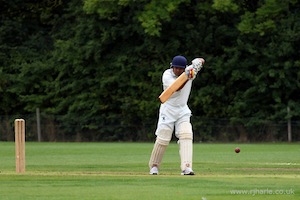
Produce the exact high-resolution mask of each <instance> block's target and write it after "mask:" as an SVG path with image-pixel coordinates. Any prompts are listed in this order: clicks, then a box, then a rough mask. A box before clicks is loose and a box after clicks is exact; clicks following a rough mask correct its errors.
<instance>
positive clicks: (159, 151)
mask: <svg viewBox="0 0 300 200" xmlns="http://www.w3.org/2000/svg"><path fill="white" fill-rule="evenodd" d="M172 133H173V130H172V129H171V128H169V127H168V126H164V127H159V128H158V129H157V131H156V141H155V143H154V147H153V150H152V153H151V157H150V160H149V168H150V174H153V175H156V174H158V169H159V167H160V164H161V161H162V158H163V155H164V154H165V151H166V149H167V147H168V145H169V143H170V140H171V138H172Z"/></svg>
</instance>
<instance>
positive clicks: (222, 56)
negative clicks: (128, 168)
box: [0, 0, 300, 140]
mask: <svg viewBox="0 0 300 200" xmlns="http://www.w3.org/2000/svg"><path fill="white" fill-rule="evenodd" d="M0 2H1V13H0V16H1V18H0V97H1V99H0V115H1V116H4V117H5V116H19V117H23V116H26V115H30V114H34V113H35V111H36V108H39V109H40V110H41V112H42V113H44V114H47V115H51V116H59V118H58V119H56V120H54V121H59V124H60V131H61V132H63V133H64V134H69V135H73V136H74V135H78V134H79V133H80V134H81V135H84V134H92V135H94V137H93V138H94V139H95V140H106V139H107V138H114V139H113V140H127V139H130V140H134V138H141V139H142V140H145V139H147V138H149V137H148V136H147V137H145V136H141V134H151V135H152V132H151V131H153V130H154V129H155V123H156V120H157V113H158V107H159V101H158V99H157V97H158V96H159V94H160V93H161V90H162V86H161V74H162V72H163V70H165V69H166V68H168V67H169V63H170V61H171V59H172V58H173V56H175V55H178V54H181V55H185V56H186V57H187V58H188V60H189V61H191V60H192V59H193V58H195V57H204V58H205V59H206V65H205V68H204V70H203V71H202V72H201V74H200V75H199V76H198V77H197V79H196V80H195V81H194V86H193V90H192V94H191V98H190V102H189V105H190V107H191V109H192V111H193V115H194V116H197V117H198V119H199V120H194V121H193V124H194V126H195V127H199V129H200V128H201V127H203V126H202V125H204V124H207V123H213V121H210V122H207V119H226V120H228V122H229V124H231V125H233V126H235V127H238V129H239V134H240V136H239V137H243V138H246V139H245V140H247V138H249V137H251V134H256V132H255V131H253V129H252V128H251V129H250V127H260V126H261V125H263V126H266V124H272V127H273V126H274V124H276V123H282V122H283V121H287V120H289V119H291V120H292V121H293V122H294V124H297V123H298V121H299V120H300V102H299V99H300V82H299V80H300V70H299V69H300V57H299V55H300V48H299V46H300V3H299V1H297V0H286V1H282V0H265V1H264V0H241V1H234V0H228V1H223V0H214V1H211V0H173V1H169V0H160V1H159V0H138V1H136V0H109V1H108V0H85V1H82V0H69V1H65V0H40V1H29V0H28V1H27V0H0ZM287 109H290V112H289V113H288V112H287ZM201 119H203V120H201ZM11 120H13V119H11ZM204 121H205V122H204ZM120 127H126V128H122V129H120ZM128 127H134V128H128ZM137 127H138V128H137ZM140 127H147V128H148V129H147V128H146V129H145V128H144V129H141V128H140ZM206 127H207V126H206ZM145 132H146V133H145ZM150 132H151V133H150ZM195 132H197V131H196V130H195ZM0 134H1V133H0ZM200 134H201V133H200ZM204 134H205V135H206V138H211V140H213V138H214V135H213V133H212V131H210V130H209V129H207V128H206V129H205V131H204ZM133 136H134V137H133ZM229 138H230V137H229Z"/></svg>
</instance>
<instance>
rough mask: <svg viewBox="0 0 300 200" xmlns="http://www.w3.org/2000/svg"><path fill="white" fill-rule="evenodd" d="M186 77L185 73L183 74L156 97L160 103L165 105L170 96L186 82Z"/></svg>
mask: <svg viewBox="0 0 300 200" xmlns="http://www.w3.org/2000/svg"><path fill="white" fill-rule="evenodd" d="M187 80H188V77H187V75H186V73H185V72H183V73H182V74H181V75H180V76H179V77H178V78H177V79H176V80H175V81H174V82H173V83H172V84H171V85H170V86H169V87H168V88H167V89H165V90H164V91H163V92H162V93H161V95H160V96H159V97H158V98H159V100H160V102H161V103H165V102H166V101H167V100H168V99H169V98H170V96H171V95H172V94H173V93H174V92H176V91H177V90H178V89H179V88H180V87H181V86H182V85H183V84H184V83H185V82H186V81H187Z"/></svg>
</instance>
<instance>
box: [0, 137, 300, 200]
mask: <svg viewBox="0 0 300 200" xmlns="http://www.w3.org/2000/svg"><path fill="white" fill-rule="evenodd" d="M152 146H153V144H152V143H33V142H27V143H26V173H24V174H16V172H15V150H14V143H12V142H0V199H1V200H3V199H22V200H26V199H80V200H82V199H143V200H144V199H157V200H160V199H172V200H173V199H185V200H186V199H189V200H190V199H195V200H196V199H197V200H214V199H217V200H222V199H228V200H235V199H243V200H247V199H263V200H268V199H270V200H271V199H272V200H283V199H288V200H296V199H298V200H299V199H300V144H299V143H293V144H286V143H264V144H239V145H237V144H203V143H202V144H200V143H199V144H194V164H193V169H194V171H195V172H196V175H195V176H181V175H180V169H179V164H180V163H179V155H178V145H177V144H175V143H171V144H170V145H169V147H168V149H167V152H166V154H165V156H164V159H163V164H162V166H161V170H160V175H158V176H151V175H148V171H149V169H148V159H149V157H150V153H151V150H152ZM236 146H239V147H240V148H241V152H240V153H239V154H236V153H235V152H234V148H235V147H236Z"/></svg>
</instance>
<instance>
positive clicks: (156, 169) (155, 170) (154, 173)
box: [150, 166, 158, 175]
mask: <svg viewBox="0 0 300 200" xmlns="http://www.w3.org/2000/svg"><path fill="white" fill-rule="evenodd" d="M150 174H151V175H158V168H157V167H155V166H154V167H152V168H151V169H150Z"/></svg>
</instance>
